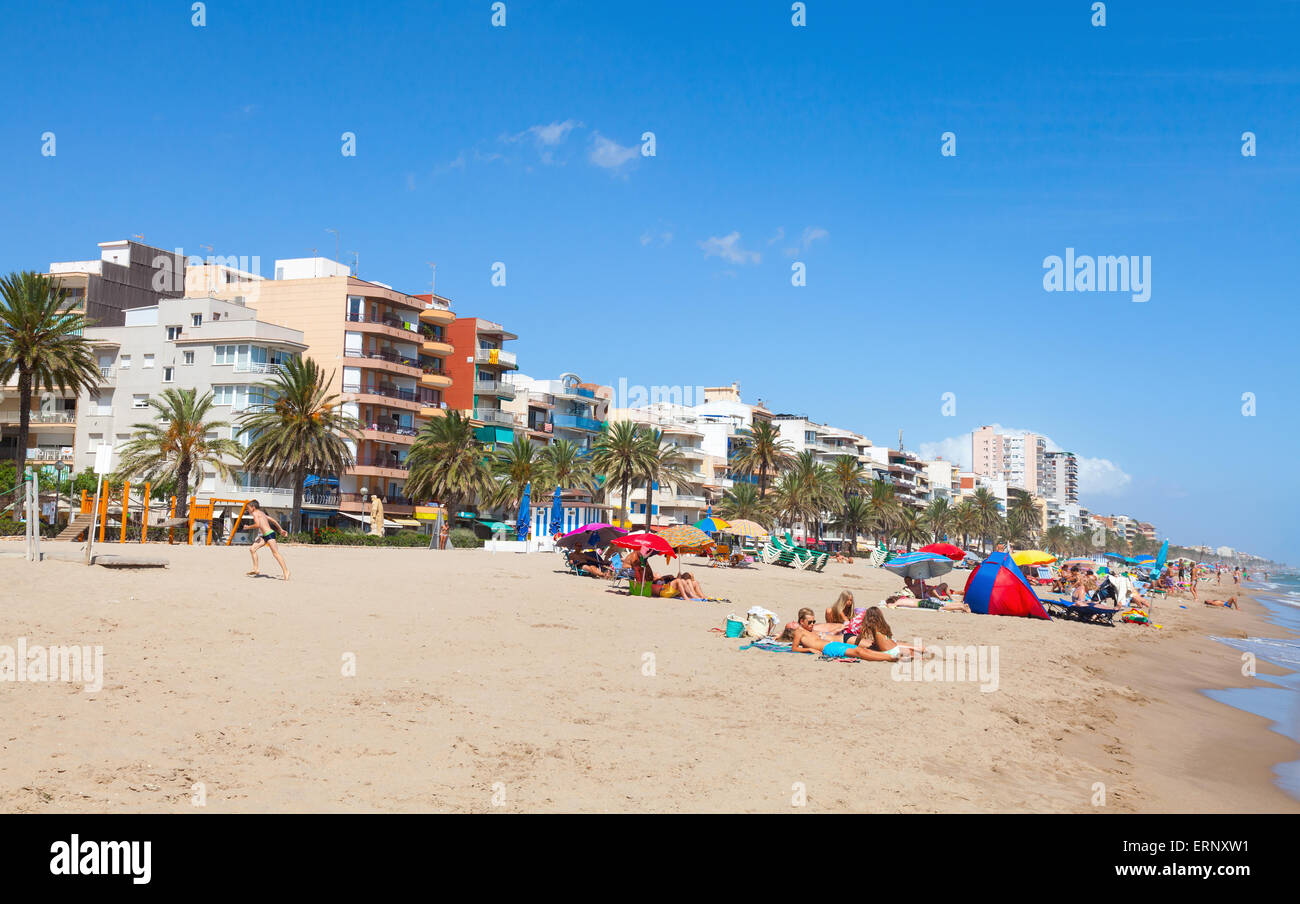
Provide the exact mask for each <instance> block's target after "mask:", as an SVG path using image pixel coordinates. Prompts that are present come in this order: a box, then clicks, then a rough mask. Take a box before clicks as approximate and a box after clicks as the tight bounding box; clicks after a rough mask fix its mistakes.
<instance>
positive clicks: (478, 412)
mask: <svg viewBox="0 0 1300 904" xmlns="http://www.w3.org/2000/svg"><path fill="white" fill-rule="evenodd" d="M470 416H471V417H472V418H473V419H474V420H476V421H478V422H480V423H483V424H489V425H491V426H495V427H513V426H514V425H515V418H514V415H512V414H511V413H510V412H509V411H502V410H501V409H500V408H475V409H474V410H473V411H471V412H470Z"/></svg>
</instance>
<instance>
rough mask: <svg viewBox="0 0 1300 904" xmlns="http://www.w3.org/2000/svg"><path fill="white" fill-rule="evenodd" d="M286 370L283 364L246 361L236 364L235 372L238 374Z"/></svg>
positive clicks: (273, 372) (271, 372) (269, 372)
mask: <svg viewBox="0 0 1300 904" xmlns="http://www.w3.org/2000/svg"><path fill="white" fill-rule="evenodd" d="M282 370H284V365H283V364H266V363H258V362H255V361H254V362H249V361H245V362H244V363H243V364H236V365H235V367H234V372H235V373H237V374H278V373H279V372H280V371H282Z"/></svg>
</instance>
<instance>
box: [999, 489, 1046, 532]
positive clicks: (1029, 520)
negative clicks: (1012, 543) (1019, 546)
mask: <svg viewBox="0 0 1300 904" xmlns="http://www.w3.org/2000/svg"><path fill="white" fill-rule="evenodd" d="M1008 492H1009V500H1008V502H1009V504H1008V506H1007V520H1009V521H1012V522H1013V523H1014V524H1015V525H1016V527H1017V529H1018V530H1019V532H1020V534H1021V535H1023V536H1024V537H1025V538H1026V539H1027V540H1028V541H1029V542H1031V543H1032V542H1033V539H1034V537H1035V536H1036V535H1037V533H1038V529H1039V527H1040V526H1041V525H1042V523H1043V514H1042V509H1040V508H1039V506H1038V502H1037V501H1036V500H1035V499H1034V497H1033V496H1031V495H1030V494H1029V493H1026V492H1025V491H1024V490H1010V491H1008Z"/></svg>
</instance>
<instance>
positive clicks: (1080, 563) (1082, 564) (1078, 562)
mask: <svg viewBox="0 0 1300 904" xmlns="http://www.w3.org/2000/svg"><path fill="white" fill-rule="evenodd" d="M1060 564H1061V568H1063V569H1068V568H1073V567H1076V566H1077V567H1078V568H1079V570H1080V571H1096V570H1097V567H1098V566H1097V563H1096V562H1095V561H1093V560H1092V559H1087V558H1082V557H1080V558H1076V559H1066V560H1065V561H1064V562H1062V563H1060Z"/></svg>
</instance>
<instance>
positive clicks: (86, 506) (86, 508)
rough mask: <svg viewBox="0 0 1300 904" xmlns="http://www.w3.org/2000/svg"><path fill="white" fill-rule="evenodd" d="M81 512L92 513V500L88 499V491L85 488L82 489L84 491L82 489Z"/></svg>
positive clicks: (84, 513)
mask: <svg viewBox="0 0 1300 904" xmlns="http://www.w3.org/2000/svg"><path fill="white" fill-rule="evenodd" d="M81 514H83V515H89V514H90V501H89V500H88V499H86V491H85V490H82V491H81Z"/></svg>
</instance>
